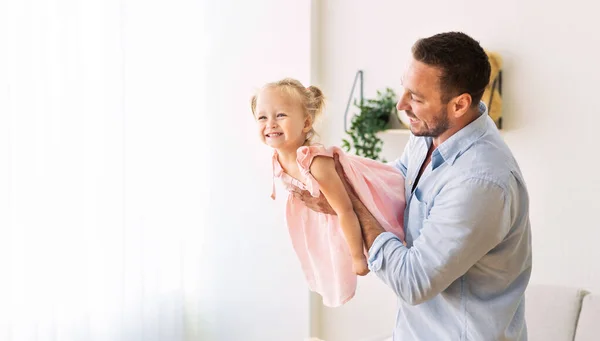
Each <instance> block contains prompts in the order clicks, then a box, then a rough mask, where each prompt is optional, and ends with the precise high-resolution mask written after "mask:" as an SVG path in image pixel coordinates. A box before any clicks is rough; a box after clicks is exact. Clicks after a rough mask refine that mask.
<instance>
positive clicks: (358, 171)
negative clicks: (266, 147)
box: [271, 145, 406, 307]
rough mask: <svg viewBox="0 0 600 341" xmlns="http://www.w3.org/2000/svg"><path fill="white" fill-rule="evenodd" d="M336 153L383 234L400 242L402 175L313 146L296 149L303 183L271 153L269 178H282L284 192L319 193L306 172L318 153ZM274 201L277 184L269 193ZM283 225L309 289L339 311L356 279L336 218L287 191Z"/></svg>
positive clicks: (387, 166) (380, 165)
mask: <svg viewBox="0 0 600 341" xmlns="http://www.w3.org/2000/svg"><path fill="white" fill-rule="evenodd" d="M334 152H335V153H337V154H338V155H339V160H340V163H341V164H342V166H343V168H344V171H345V172H346V176H347V178H348V180H349V181H350V183H351V184H352V186H353V187H354V189H355V191H356V192H357V194H358V196H359V198H360V200H361V201H362V202H363V203H364V204H365V206H366V207H367V208H368V209H369V211H370V212H371V214H373V216H375V218H376V219H377V220H378V221H379V223H380V224H381V225H382V226H383V228H385V229H386V230H387V231H390V232H392V233H394V234H396V235H397V236H398V237H399V238H400V239H401V240H403V241H404V229H403V225H404V208H405V206H406V201H405V198H404V177H403V176H402V173H400V171H398V170H397V169H395V168H394V167H392V166H389V165H386V164H383V163H380V162H376V161H373V160H371V159H366V158H362V157H358V156H354V155H349V154H346V153H344V152H343V151H342V150H341V149H340V148H337V147H331V148H329V149H325V148H324V147H323V146H319V145H315V146H310V147H300V148H299V149H298V156H297V159H296V161H297V163H298V166H299V167H300V170H301V172H302V175H303V177H304V178H303V179H302V182H301V181H298V180H297V179H295V178H293V177H291V176H290V175H288V174H287V173H285V172H284V171H283V169H282V168H281V165H280V164H279V161H278V158H277V153H276V152H275V153H274V155H273V176H274V177H275V178H279V179H281V181H282V182H283V185H284V186H285V188H286V189H288V191H289V190H290V189H291V188H292V186H295V187H299V188H301V189H303V190H308V191H309V192H310V193H311V195H312V196H315V197H318V196H319V195H320V191H319V183H318V182H317V181H316V180H315V178H314V177H313V176H312V174H311V173H310V165H311V163H312V160H313V159H314V157H315V156H317V155H322V156H327V157H333V153H334ZM271 197H272V198H273V199H275V186H273V193H272V195H271ZM286 224H287V226H288V229H289V233H290V237H291V240H292V245H293V247H294V250H295V252H296V254H297V256H298V259H299V260H300V264H301V266H302V270H303V272H304V275H305V277H306V280H307V282H308V286H309V288H310V290H312V291H314V292H316V293H318V294H320V295H321V296H322V298H323V304H324V305H326V306H329V307H337V306H340V305H342V304H344V303H346V302H347V301H348V300H350V299H351V298H352V297H353V296H354V292H355V290H356V275H355V274H354V272H353V270H352V259H351V257H350V251H349V247H348V244H347V243H346V239H345V237H344V234H343V231H342V228H341V226H340V224H339V222H338V218H337V216H335V215H329V214H324V213H318V212H315V211H313V210H311V209H309V208H308V207H306V206H305V205H304V203H303V202H302V201H300V200H298V199H296V198H294V196H293V195H292V194H291V193H288V196H287V203H286Z"/></svg>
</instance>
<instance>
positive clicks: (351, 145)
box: [342, 88, 397, 161]
mask: <svg viewBox="0 0 600 341" xmlns="http://www.w3.org/2000/svg"><path fill="white" fill-rule="evenodd" d="M354 106H356V107H357V108H358V109H359V110H360V113H359V114H358V115H355V116H354V117H353V118H352V121H351V125H350V129H348V130H347V131H346V133H347V134H348V135H349V136H350V140H351V141H349V140H347V139H343V140H342V147H343V148H344V149H345V150H346V151H347V152H350V151H351V150H352V149H354V153H355V154H356V155H358V156H362V157H366V158H369V159H373V160H378V161H385V160H382V159H380V158H379V154H380V153H381V147H382V146H383V141H382V140H381V139H380V138H379V137H378V136H377V133H378V132H380V131H382V130H385V129H387V127H388V124H389V122H390V115H396V114H397V111H396V93H395V92H394V90H392V89H390V88H386V89H385V90H384V91H383V92H381V91H377V96H376V97H375V98H374V99H366V100H362V101H361V102H358V103H357V101H354Z"/></svg>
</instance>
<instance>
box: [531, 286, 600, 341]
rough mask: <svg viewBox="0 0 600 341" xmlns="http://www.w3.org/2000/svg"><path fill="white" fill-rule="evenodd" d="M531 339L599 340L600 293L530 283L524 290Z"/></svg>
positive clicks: (558, 340)
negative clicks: (525, 290)
mask: <svg viewBox="0 0 600 341" xmlns="http://www.w3.org/2000/svg"><path fill="white" fill-rule="evenodd" d="M525 319H526V321H527V331H528V336H529V338H528V339H529V341H598V340H600V295H598V294H595V293H588V292H587V291H585V290H582V289H577V288H568V287H559V286H547V285H530V286H529V288H528V289H527V292H526V293H525Z"/></svg>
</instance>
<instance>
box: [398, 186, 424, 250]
mask: <svg viewBox="0 0 600 341" xmlns="http://www.w3.org/2000/svg"><path fill="white" fill-rule="evenodd" d="M428 216H429V207H428V203H427V201H426V199H425V198H424V197H423V193H422V192H421V191H420V190H419V188H416V189H415V192H414V193H413V194H412V196H411V198H410V202H409V204H408V206H407V207H406V212H405V215H404V226H406V227H407V228H406V242H407V244H408V245H409V246H411V245H412V242H413V240H415V239H417V238H418V237H419V235H420V234H421V228H423V221H424V220H425V219H427V217H428Z"/></svg>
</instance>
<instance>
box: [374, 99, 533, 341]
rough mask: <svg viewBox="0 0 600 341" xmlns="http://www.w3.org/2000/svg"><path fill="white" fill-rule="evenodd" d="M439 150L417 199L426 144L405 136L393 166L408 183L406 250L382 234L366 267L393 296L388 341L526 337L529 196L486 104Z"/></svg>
mask: <svg viewBox="0 0 600 341" xmlns="http://www.w3.org/2000/svg"><path fill="white" fill-rule="evenodd" d="M479 111H480V114H481V116H479V118H477V119H476V120H475V121H473V122H471V123H470V124H469V125H468V126H466V127H465V128H463V129H461V130H460V131H459V132H457V133H456V134H454V135H453V136H451V137H450V138H449V139H448V140H446V141H444V142H443V143H442V144H440V145H439V146H438V147H437V149H436V150H435V151H434V152H433V154H432V156H431V162H430V163H429V165H428V166H427V168H426V169H425V171H424V172H423V175H422V176H421V179H420V180H419V182H418V185H417V187H416V189H415V190H414V192H413V191H412V187H413V184H414V182H415V179H416V177H417V175H418V173H419V170H420V168H421V165H422V163H423V161H424V160H425V157H426V155H427V151H428V149H429V146H430V145H431V142H432V139H431V138H430V137H415V136H413V135H411V137H410V139H409V141H408V144H407V146H406V148H405V150H404V153H403V154H402V156H401V157H400V159H399V160H398V161H396V164H395V165H396V167H397V168H398V169H400V170H401V171H402V173H403V174H404V176H405V178H406V185H405V189H404V190H405V193H406V201H407V207H406V211H405V217H404V226H405V231H406V243H407V246H406V247H405V246H404V245H402V243H401V242H400V241H399V240H398V238H396V237H395V236H394V235H393V234H391V233H389V232H385V233H382V234H381V235H379V236H378V237H377V238H376V239H375V242H374V243H373V245H372V246H371V249H370V250H369V255H370V256H369V268H370V269H371V271H373V273H375V274H376V275H377V276H378V277H379V278H381V280H383V281H384V282H385V283H386V284H387V285H388V286H389V287H390V288H392V290H393V291H394V292H395V293H396V295H397V296H398V298H399V299H398V301H399V309H398V314H397V317H396V328H395V330H394V337H393V340H394V341H407V340H419V341H420V340H423V341H441V340H452V341H454V340H473V341H484V340H490V341H498V340H527V328H526V325H525V317H524V310H525V306H524V292H525V288H526V287H527V284H528V282H529V277H530V274H531V231H530V224H529V196H528V194H527V189H526V187H525V182H524V181H523V176H522V175H521V171H520V170H519V166H518V165H517V162H516V161H515V159H514V157H513V155H512V153H511V151H510V150H509V148H508V146H507V145H506V144H505V143H504V141H503V140H502V138H501V136H500V134H499V132H498V130H497V129H496V126H495V124H494V122H493V121H492V120H491V119H490V118H489V116H488V115H487V109H486V107H485V105H484V104H483V103H480V104H479Z"/></svg>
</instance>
